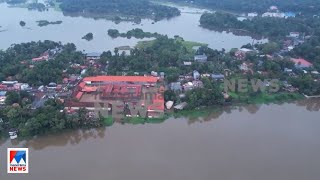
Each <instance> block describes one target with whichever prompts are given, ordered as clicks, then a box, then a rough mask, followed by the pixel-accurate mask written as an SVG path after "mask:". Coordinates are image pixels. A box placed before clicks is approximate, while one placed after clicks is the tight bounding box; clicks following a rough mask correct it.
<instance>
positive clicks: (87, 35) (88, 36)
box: [82, 33, 93, 41]
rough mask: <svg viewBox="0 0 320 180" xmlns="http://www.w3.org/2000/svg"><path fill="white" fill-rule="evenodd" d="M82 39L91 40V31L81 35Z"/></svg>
mask: <svg viewBox="0 0 320 180" xmlns="http://www.w3.org/2000/svg"><path fill="white" fill-rule="evenodd" d="M82 39H85V40H87V41H91V40H92V39H93V34H92V33H87V34H86V35H84V36H83V37H82Z"/></svg>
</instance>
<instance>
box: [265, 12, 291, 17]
mask: <svg viewBox="0 0 320 180" xmlns="http://www.w3.org/2000/svg"><path fill="white" fill-rule="evenodd" d="M262 17H276V18H285V17H286V16H285V14H284V13H278V12H266V13H263V14H262Z"/></svg>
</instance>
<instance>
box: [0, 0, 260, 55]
mask: <svg viewBox="0 0 320 180" xmlns="http://www.w3.org/2000/svg"><path fill="white" fill-rule="evenodd" d="M179 9H180V10H181V11H182V14H181V16H179V17H175V18H172V19H170V20H162V21H160V22H157V23H155V24H152V22H153V21H152V20H142V23H141V24H140V25H134V24H133V23H132V22H121V23H120V24H115V23H114V22H112V21H110V20H103V19H100V20H94V19H91V18H83V17H69V16H64V15H63V13H62V12H59V11H55V10H54V9H50V10H49V11H45V12H38V11H29V10H28V9H24V8H9V7H8V5H7V4H5V3H2V4H1V3H0V26H2V27H1V28H0V49H6V48H8V47H9V46H10V45H11V44H14V43H16V44H17V43H21V42H29V41H38V40H53V41H61V42H63V43H68V42H71V43H74V44H75V45H76V46H77V47H78V50H85V51H87V52H102V51H106V50H113V49H114V48H115V47H119V46H126V45H129V46H134V45H135V44H136V43H137V42H138V41H141V40H139V39H135V38H132V39H127V38H116V39H112V38H111V37H109V36H108V33H107V32H108V29H118V30H119V31H120V32H127V31H128V30H131V29H134V28H141V29H143V30H144V31H146V32H158V33H159V34H165V35H168V36H169V37H174V35H179V36H181V37H183V38H184V39H185V40H188V41H196V42H202V43H207V44H209V47H211V48H213V49H218V50H221V49H222V48H225V49H226V50H230V49H231V48H239V47H241V46H242V45H244V44H248V43H252V42H253V39H252V38H251V37H249V36H235V35H233V34H232V33H226V32H216V31H210V30H206V29H203V28H201V27H199V25H200V23H199V20H200V16H201V13H203V12H204V11H205V10H202V9H196V8H189V7H179ZM39 20H48V21H59V20H61V21H63V23H62V24H60V25H48V26H44V27H39V26H38V25H37V23H36V21H39ZM20 21H25V22H26V26H25V27H21V26H20V25H19V22H20ZM89 32H92V33H93V35H94V39H93V40H92V41H86V40H83V39H81V38H82V37H83V36H84V35H85V34H87V33H89ZM145 40H148V39H145ZM261 41H262V42H265V41H266V40H261ZM255 42H258V41H257V40H256V41H255Z"/></svg>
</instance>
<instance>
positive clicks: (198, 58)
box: [194, 54, 208, 63]
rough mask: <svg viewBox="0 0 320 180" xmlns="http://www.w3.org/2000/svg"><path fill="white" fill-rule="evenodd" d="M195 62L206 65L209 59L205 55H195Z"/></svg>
mask: <svg viewBox="0 0 320 180" xmlns="http://www.w3.org/2000/svg"><path fill="white" fill-rule="evenodd" d="M194 61H195V62H199V63H205V62H207V61H208V57H207V56H206V55H205V54H202V55H195V56H194Z"/></svg>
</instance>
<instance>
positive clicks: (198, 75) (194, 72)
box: [193, 70, 200, 80]
mask: <svg viewBox="0 0 320 180" xmlns="http://www.w3.org/2000/svg"><path fill="white" fill-rule="evenodd" d="M199 78H200V73H199V72H198V71H197V70H194V71H193V79H194V80H196V79H199Z"/></svg>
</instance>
